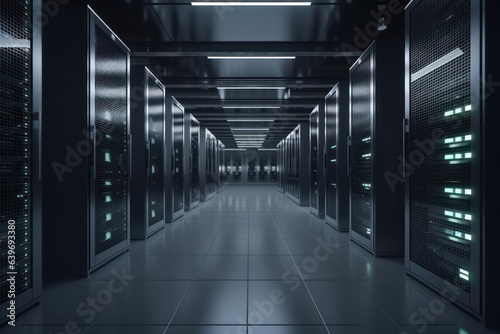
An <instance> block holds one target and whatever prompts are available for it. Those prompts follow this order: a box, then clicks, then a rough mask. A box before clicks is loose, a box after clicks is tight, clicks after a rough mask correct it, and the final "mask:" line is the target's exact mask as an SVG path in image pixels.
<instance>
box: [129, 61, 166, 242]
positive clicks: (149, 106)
mask: <svg viewBox="0 0 500 334" xmlns="http://www.w3.org/2000/svg"><path fill="white" fill-rule="evenodd" d="M130 79H131V83H132V86H133V87H134V89H133V91H132V94H133V95H132V100H131V111H130V120H131V122H130V131H131V135H132V153H133V159H132V174H131V180H130V182H131V183H130V199H131V206H130V232H131V238H132V239H145V238H147V237H148V236H150V235H151V234H152V233H154V232H156V231H158V230H159V229H160V228H162V227H163V226H164V224H165V177H166V167H165V163H166V161H165V160H166V159H165V135H164V133H165V87H164V86H163V84H162V83H161V82H160V81H159V80H158V79H157V78H156V77H155V76H154V75H153V73H151V71H149V70H148V69H147V68H145V67H144V66H133V67H132V68H131V73H130ZM168 162H170V161H168Z"/></svg>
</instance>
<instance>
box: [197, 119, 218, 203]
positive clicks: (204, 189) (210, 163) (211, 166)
mask: <svg viewBox="0 0 500 334" xmlns="http://www.w3.org/2000/svg"><path fill="white" fill-rule="evenodd" d="M216 142H217V138H215V136H214V135H213V134H212V133H211V132H210V131H209V130H208V129H207V128H205V127H201V128H200V200H201V201H202V202H206V201H208V200H209V199H210V198H212V197H213V196H214V195H215V194H216V191H217V190H216V185H217V180H216V176H215V175H216V172H215V160H216V159H215V156H216V154H217V151H216V145H215V143H216Z"/></svg>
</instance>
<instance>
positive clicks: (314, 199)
mask: <svg viewBox="0 0 500 334" xmlns="http://www.w3.org/2000/svg"><path fill="white" fill-rule="evenodd" d="M318 123H319V114H318V112H317V111H316V112H314V113H312V114H311V116H310V134H311V142H310V143H309V144H310V145H311V148H310V149H311V207H312V208H314V209H317V208H318V130H319V124H318Z"/></svg>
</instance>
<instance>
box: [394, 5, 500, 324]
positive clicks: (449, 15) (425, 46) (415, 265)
mask: <svg viewBox="0 0 500 334" xmlns="http://www.w3.org/2000/svg"><path fill="white" fill-rule="evenodd" d="M437 5H438V6H437V7H436V3H435V2H434V1H428V0H421V1H413V2H412V3H411V4H410V5H409V7H408V8H407V11H406V22H407V23H406V24H407V25H406V34H407V35H406V61H407V63H408V64H409V67H407V69H406V87H407V90H406V118H407V121H408V123H407V127H406V130H407V149H406V157H405V158H406V159H405V165H404V166H403V171H402V172H404V173H405V175H404V176H405V177H406V183H405V184H406V198H407V201H406V247H407V248H406V268H407V270H408V272H409V273H410V274H411V275H413V276H415V277H416V278H418V279H419V280H421V281H423V282H425V283H426V284H428V285H429V286H431V287H433V288H435V289H436V290H438V291H441V292H442V294H443V295H444V294H447V295H448V296H450V299H452V300H454V301H455V302H456V303H457V304H458V305H460V306H462V307H464V308H465V309H466V310H468V311H469V312H471V313H473V314H475V315H476V316H478V317H481V318H482V319H483V321H484V322H485V323H486V324H487V325H489V326H493V327H498V326H499V320H500V311H499V307H498V299H499V297H500V288H499V287H498V281H499V280H500V272H499V271H498V254H499V253H500V247H499V243H498V234H499V232H500V228H499V225H498V223H497V219H496V216H497V215H496V210H495V207H496V206H498V200H499V195H498V189H497V188H498V182H495V180H496V179H497V178H498V163H499V159H498V144H497V143H498V139H499V135H498V124H499V117H498V112H497V109H498V105H499V94H498V92H497V89H495V88H494V87H493V85H492V83H494V82H498V81H499V70H498V58H497V57H498V42H497V38H498V33H499V30H500V29H499V27H498V23H497V20H498V17H497V16H498V12H499V4H498V1H489V0H482V1H471V0H453V1H451V0H445V1H440V2H439V3H438V4H437ZM429 35H432V37H433V38H432V39H431V38H428V37H427V36H429ZM428 50H432V52H428ZM400 176H401V175H400ZM450 286H452V288H450Z"/></svg>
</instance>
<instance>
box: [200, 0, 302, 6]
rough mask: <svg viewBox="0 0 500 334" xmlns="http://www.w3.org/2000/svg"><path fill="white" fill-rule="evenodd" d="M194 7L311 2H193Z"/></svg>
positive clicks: (293, 4) (277, 4) (294, 4)
mask: <svg viewBox="0 0 500 334" xmlns="http://www.w3.org/2000/svg"><path fill="white" fill-rule="evenodd" d="M191 5H192V6H231V7H232V6H310V5H311V3H310V2H260V1H259V2H226V1H224V2H211V1H202V2H198V1H195V2H191Z"/></svg>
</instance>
